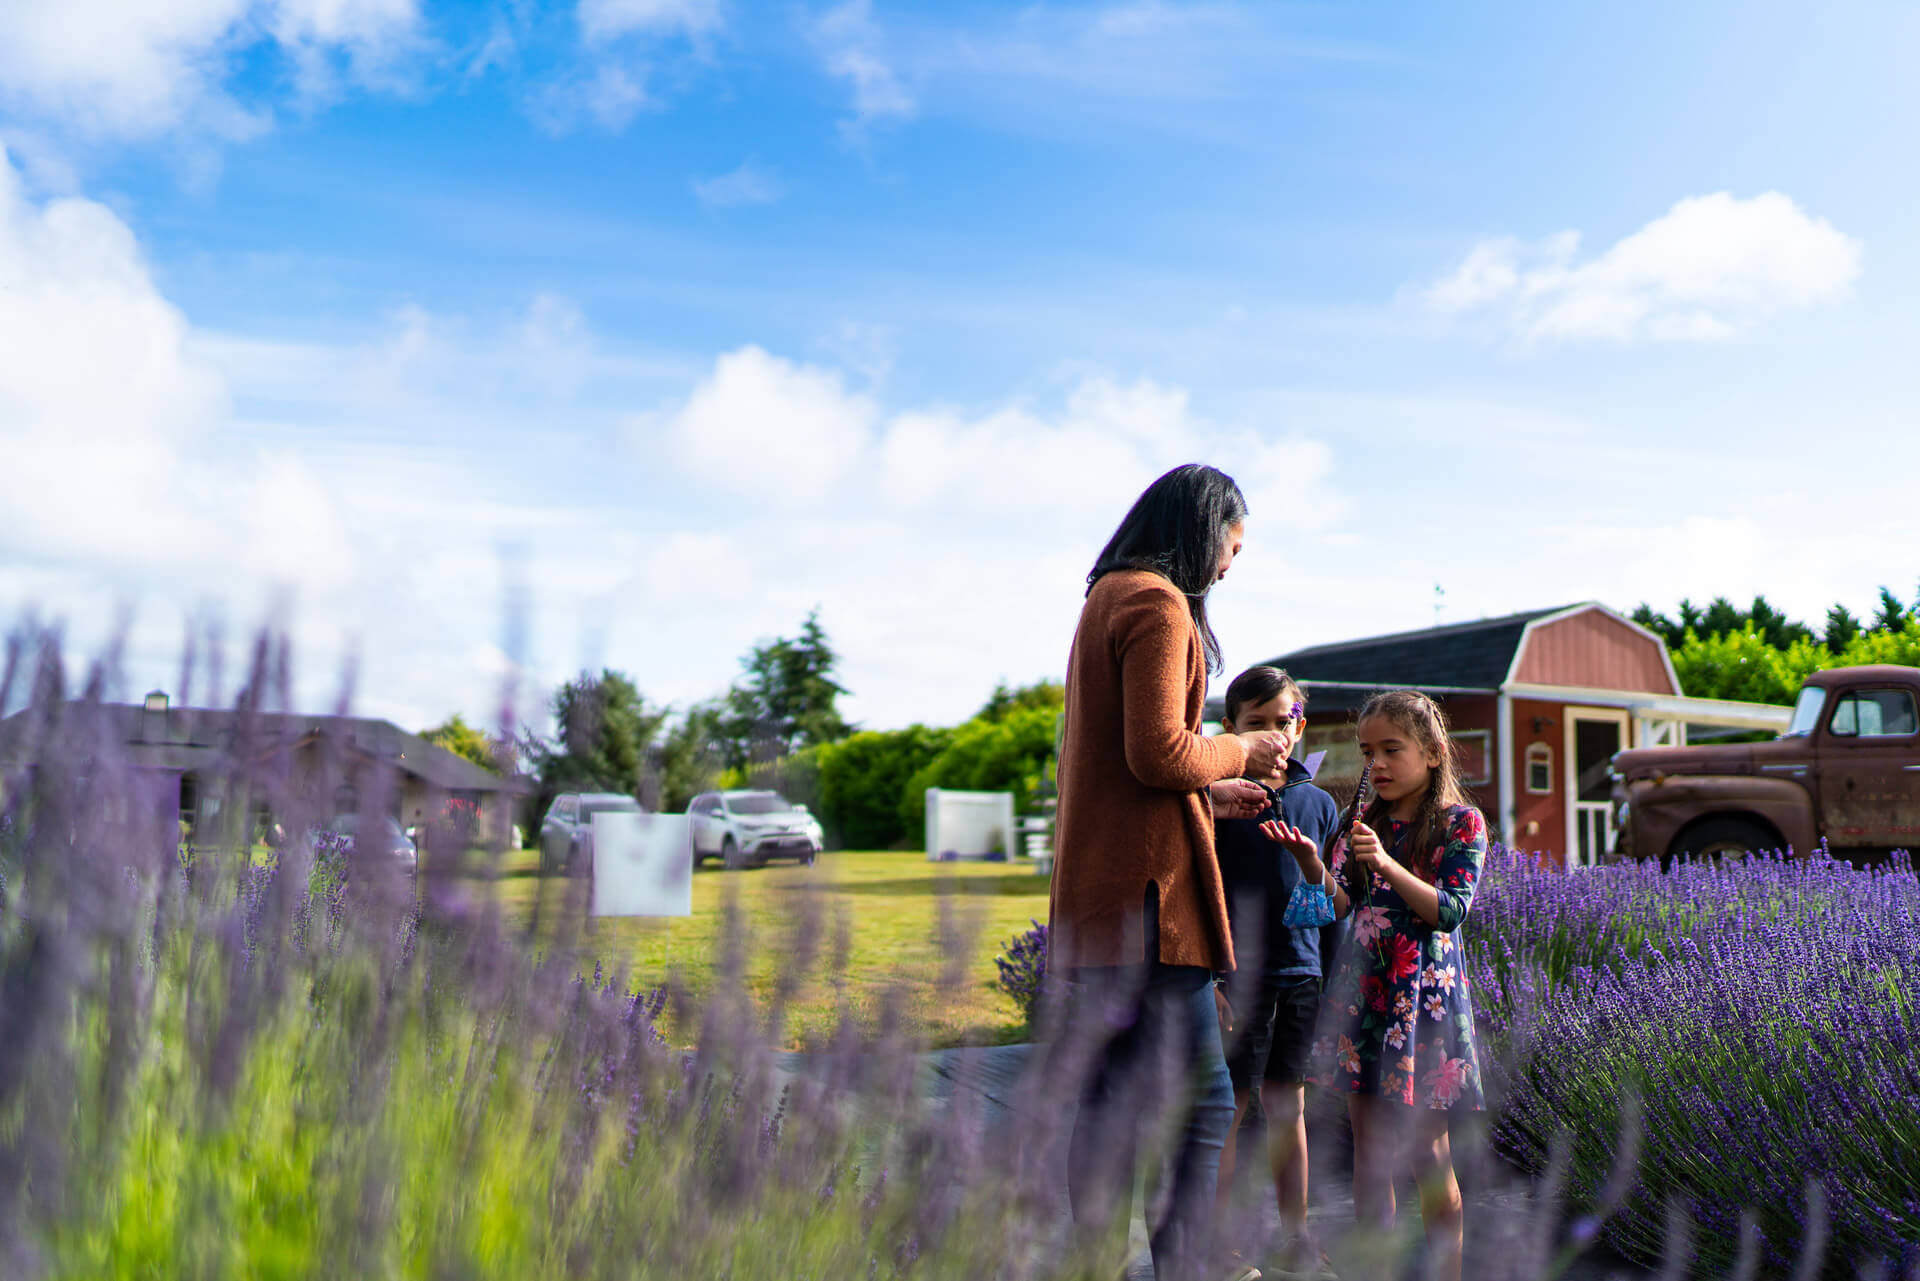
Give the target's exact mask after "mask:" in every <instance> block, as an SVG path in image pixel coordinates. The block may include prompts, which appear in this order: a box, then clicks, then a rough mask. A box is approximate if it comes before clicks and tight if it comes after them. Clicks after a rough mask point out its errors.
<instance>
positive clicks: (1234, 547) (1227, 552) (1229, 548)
mask: <svg viewBox="0 0 1920 1281" xmlns="http://www.w3.org/2000/svg"><path fill="white" fill-rule="evenodd" d="M1246 536H1247V523H1246V522H1245V521H1235V522H1234V523H1233V524H1231V525H1229V526H1227V536H1226V538H1225V539H1223V540H1222V541H1221V544H1220V563H1219V564H1218V565H1217V566H1215V567H1214V571H1213V581H1214V582H1216V583H1217V582H1219V581H1220V580H1221V579H1223V578H1225V577H1226V576H1227V570H1229V569H1230V568H1232V567H1233V558H1234V557H1235V556H1238V555H1239V554H1240V544H1241V543H1242V542H1244V541H1245V540H1246Z"/></svg>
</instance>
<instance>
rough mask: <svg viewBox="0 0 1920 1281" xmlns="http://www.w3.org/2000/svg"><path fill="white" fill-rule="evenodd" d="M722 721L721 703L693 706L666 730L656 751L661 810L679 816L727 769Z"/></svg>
mask: <svg viewBox="0 0 1920 1281" xmlns="http://www.w3.org/2000/svg"><path fill="white" fill-rule="evenodd" d="M725 719H726V707H725V705H724V703H723V702H722V701H721V700H718V699H716V700H712V701H709V702H705V703H695V704H694V705H693V706H692V707H689V708H688V709H687V712H686V715H684V716H682V717H681V718H680V719H679V720H678V721H677V722H675V723H674V725H673V727H672V728H671V729H669V730H668V731H667V733H666V737H665V738H664V739H662V740H661V743H660V748H659V766H660V808H661V810H662V811H664V812H667V813H679V812H680V811H681V810H684V809H686V807H687V804H688V802H690V801H692V800H693V798H694V797H695V796H697V795H699V794H700V793H701V792H704V791H708V790H709V789H711V788H712V787H713V786H714V784H715V782H716V781H717V778H718V776H719V773H720V771H721V770H722V769H724V768H725V767H726V739H725V734H724V732H723V723H724V721H725Z"/></svg>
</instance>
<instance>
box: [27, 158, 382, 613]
mask: <svg viewBox="0 0 1920 1281" xmlns="http://www.w3.org/2000/svg"><path fill="white" fill-rule="evenodd" d="M190 334H191V331H190V326H189V325H188V322H187V320H186V318H185V317H184V316H183V315H182V314H181V313H180V311H179V309H178V308H176V307H175V306H173V304H172V303H170V302H169V301H168V300H167V299H166V298H165V297H164V296H162V295H161V293H160V292H159V290H158V289H157V288H156V286H155V285H154V282H153V279H152V276H151V274H150V272H149V271H148V269H147V265H146V262H145V260H144V258H143V256H142V254H141V252H140V248H139V245H138V244H137V243H136V241H135V238H134V235H133V233H132V231H131V230H130V229H129V228H128V227H127V225H126V224H125V223H123V222H122V221H121V220H120V219H119V217H118V216H117V215H115V214H114V213H113V212H112V211H111V210H109V209H107V208H106V207H105V206H104V205H100V204H97V203H95V202H93V201H90V200H85V199H81V198H78V197H64V198H60V199H54V200H48V201H45V202H36V201H34V200H32V199H30V198H29V197H28V196H27V195H26V193H25V192H24V191H23V190H22V187H21V183H20V181H19V178H18V176H17V174H16V173H15V171H14V170H13V168H12V166H11V164H10V163H8V161H7V159H6V156H5V154H4V153H0V351H5V352H6V353H7V358H6V359H5V360H4V361H0V456H4V457H5V458H6V459H7V460H8V463H7V465H8V481H7V486H6V496H5V498H4V499H3V500H0V503H3V504H4V507H3V510H4V513H5V518H4V519H3V520H0V546H4V547H5V549H6V550H7V552H8V553H9V555H10V556H12V557H13V558H16V559H27V560H30V561H35V562H40V563H68V564H84V565H92V566H95V567H98V568H101V569H104V570H107V571H112V572H131V573H134V574H145V573H150V572H152V571H154V570H157V569H160V568H163V567H167V566H175V565H181V564H188V563H193V562H206V561H208V560H210V559H212V558H214V557H216V556H217V555H218V554H219V553H220V552H221V550H222V548H224V547H233V548H238V549H239V550H240V552H241V555H240V557H239V559H240V560H241V561H243V562H244V563H245V564H246V566H247V567H248V568H250V569H252V570H255V571H257V572H259V573H261V574H264V575H267V576H269V577H274V578H280V579H285V580H287V581H294V582H298V581H305V580H313V581H332V580H334V579H337V578H338V576H339V574H340V573H341V572H343V567H344V566H345V565H347V564H348V563H349V559H350V558H349V557H348V555H347V553H346V551H345V546H346V540H345V535H344V533H343V532H342V530H341V526H340V523H339V519H338V516H337V514H336V513H335V511H334V505H333V500H332V498H331V497H330V496H329V495H327V494H326V493H324V492H321V491H319V490H318V489H317V487H316V486H314V485H313V484H312V483H311V481H310V478H308V477H307V476H306V475H305V473H304V472H303V471H302V470H301V469H300V468H299V466H298V465H297V463H296V462H294V461H293V460H291V459H286V458H278V459H267V460H261V461H256V460H254V459H253V458H251V457H249V456H246V455H242V456H239V457H233V456H229V455H228V454H227V453H226V452H223V451H219V450H215V449H213V448H211V446H210V443H209V442H210V437H211V435H212V433H213V432H214V431H216V430H217V429H218V428H220V427H221V426H222V425H223V424H224V423H225V422H226V421H227V415H228V412H229V407H228V396H227V388H226V385H225V382H224V380H223V379H222V378H221V377H220V374H219V372H218V370H217V369H215V368H214V367H213V366H212V365H211V364H210V363H209V362H207V361H206V360H205V359H204V357H203V354H202V353H200V352H199V351H198V350H196V349H195V346H194V344H193V343H192V342H191V341H190ZM236 491H237V492H245V493H248V494H252V495H254V500H253V501H251V502H249V503H246V504H238V505H236V504H231V503H228V502H223V501H218V500H215V499H214V498H213V497H212V496H213V495H216V494H221V493H231V492H236ZM236 506H238V507H240V508H241V509H242V510H235V507H236Z"/></svg>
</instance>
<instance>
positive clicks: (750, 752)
mask: <svg viewBox="0 0 1920 1281" xmlns="http://www.w3.org/2000/svg"><path fill="white" fill-rule="evenodd" d="M839 662H840V656H839V655H838V654H836V653H834V652H833V646H832V644H831V643H830V642H829V641H828V639H827V633H826V629H825V628H823V627H822V626H821V625H820V611H819V610H818V609H815V610H813V611H812V612H811V613H809V614H808V615H807V618H806V621H805V622H804V623H802V624H801V626H800V634H799V635H798V636H794V637H780V638H778V639H776V640H772V641H768V642H766V643H764V644H761V645H756V646H754V647H753V648H752V649H751V650H749V651H748V652H747V655H746V657H745V658H743V659H741V660H740V667H741V670H742V672H743V673H744V679H742V680H741V681H740V682H738V683H737V684H735V685H734V687H733V688H732V689H731V690H729V691H728V692H727V696H726V712H725V714H724V715H723V716H722V718H721V721H720V736H721V741H722V744H723V752H724V755H725V757H726V763H727V764H728V765H729V766H731V767H733V768H736V769H737V768H741V767H744V766H746V765H749V764H751V763H753V762H755V761H759V760H771V759H773V758H775V757H779V756H785V755H787V754H788V753H790V752H794V751H798V750H800V749H801V748H806V747H812V746H815V745H817V744H820V743H832V742H837V741H838V740H840V739H843V738H845V737H846V736H847V735H848V734H850V733H852V732H853V727H852V726H850V725H848V724H847V722H846V720H845V719H844V718H843V717H842V716H841V715H840V711H839V708H838V706H837V702H838V699H839V697H840V695H842V694H844V693H846V692H847V691H846V689H845V688H844V687H843V686H841V685H840V684H839V683H837V682H836V681H835V680H834V679H833V671H834V668H835V667H836V666H837V665H838V664H839Z"/></svg>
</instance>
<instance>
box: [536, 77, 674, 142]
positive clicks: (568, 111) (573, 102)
mask: <svg viewBox="0 0 1920 1281" xmlns="http://www.w3.org/2000/svg"><path fill="white" fill-rule="evenodd" d="M654 105H655V104H654V101H653V99H652V98H651V97H650V96H649V95H648V93H647V84H646V68H645V67H644V66H642V65H637V64H636V65H634V66H631V67H629V66H627V65H626V64H624V63H622V62H618V61H607V62H601V63H599V64H598V65H596V66H593V67H591V68H589V69H587V70H586V71H584V72H582V73H581V74H579V75H577V76H574V77H573V78H571V79H567V80H560V81H555V82H553V83H551V84H548V85H546V86H545V87H543V88H542V89H540V90H539V91H538V92H536V93H535V94H534V95H533V96H532V97H531V98H529V99H528V100H527V112H528V114H529V115H530V116H531V117H532V119H533V122H534V123H535V124H536V125H539V126H540V127H541V128H542V129H544V130H546V131H547V132H548V133H551V134H566V133H570V132H572V131H573V130H575V129H577V128H579V127H580V126H581V125H584V124H592V125H595V126H597V127H598V128H600V129H601V130H602V131H604V132H606V133H619V132H620V131H621V130H622V129H625V128H626V127H627V126H628V125H630V124H632V123H633V118H634V117H635V116H637V115H639V114H640V113H641V112H642V111H644V110H646V109H647V108H648V107H651V106H654Z"/></svg>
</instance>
